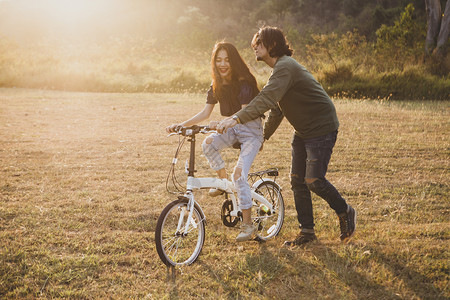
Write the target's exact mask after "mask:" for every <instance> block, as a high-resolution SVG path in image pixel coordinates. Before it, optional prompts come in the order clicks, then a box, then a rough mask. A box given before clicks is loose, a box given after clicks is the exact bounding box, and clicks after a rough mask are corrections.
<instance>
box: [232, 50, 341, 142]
mask: <svg viewBox="0 0 450 300" xmlns="http://www.w3.org/2000/svg"><path fill="white" fill-rule="evenodd" d="M268 110H271V111H270V113H269V117H268V119H267V121H266V123H265V125H264V138H265V139H269V138H270V136H271V135H272V134H273V133H274V132H275V130H276V129H277V128H278V126H279V125H280V123H281V121H282V120H283V117H286V119H287V120H288V121H289V123H291V125H292V126H293V127H294V129H295V134H297V135H298V136H300V137H301V138H303V139H308V138H314V137H318V136H321V135H325V134H327V133H330V132H333V131H335V130H337V129H338V127H339V121H338V118H337V115H336V109H335V107H334V104H333V102H332V101H331V99H330V97H329V96H328V94H327V93H326V92H325V90H324V89H323V87H322V86H321V85H320V84H319V83H318V82H317V80H316V79H315V78H314V77H313V76H312V75H311V73H309V72H308V70H306V69H305V67H303V66H302V65H300V64H299V63H298V62H297V61H296V60H295V59H293V58H292V57H290V56H282V57H280V58H278V60H277V62H276V63H275V66H274V67H273V71H272V74H271V76H270V78H269V81H268V82H267V84H266V86H264V88H263V89H262V90H261V92H260V93H259V94H258V95H257V96H256V97H255V98H254V99H253V100H252V101H251V102H250V103H249V104H248V105H247V106H246V107H245V108H243V109H242V110H240V111H239V112H237V113H236V115H237V116H238V117H239V120H240V121H241V122H242V123H246V122H248V121H251V120H253V119H255V118H257V117H258V116H260V115H262V114H264V113H265V112H266V111H268Z"/></svg>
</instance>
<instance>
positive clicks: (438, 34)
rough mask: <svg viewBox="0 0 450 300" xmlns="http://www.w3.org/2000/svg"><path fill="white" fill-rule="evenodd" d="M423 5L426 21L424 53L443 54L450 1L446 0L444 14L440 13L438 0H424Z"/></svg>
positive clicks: (448, 26)
mask: <svg viewBox="0 0 450 300" xmlns="http://www.w3.org/2000/svg"><path fill="white" fill-rule="evenodd" d="M425 7H426V13H427V22H428V28H427V37H426V40H425V53H426V54H427V55H430V54H432V53H435V54H437V55H439V56H443V55H444V54H445V52H446V48H447V47H446V44H447V41H448V38H449V34H450V1H448V0H447V4H446V5H445V11H444V15H442V12H441V2H440V1H439V0H425Z"/></svg>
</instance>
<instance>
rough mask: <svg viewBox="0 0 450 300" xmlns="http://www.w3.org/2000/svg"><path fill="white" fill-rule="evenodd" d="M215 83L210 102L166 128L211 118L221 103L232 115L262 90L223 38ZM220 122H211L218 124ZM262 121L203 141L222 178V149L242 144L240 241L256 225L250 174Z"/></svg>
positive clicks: (237, 172) (215, 57)
mask: <svg viewBox="0 0 450 300" xmlns="http://www.w3.org/2000/svg"><path fill="white" fill-rule="evenodd" d="M211 70H212V72H211V75H212V85H211V87H210V89H209V90H208V95H207V98H206V105H205V107H204V108H203V110H202V111H201V112H199V113H198V114H196V115H195V116H193V117H192V118H190V119H188V120H186V121H184V122H182V123H179V124H173V125H170V126H168V127H167V128H166V130H167V131H168V132H173V131H174V130H175V128H176V127H177V126H192V125H196V124H199V123H200V122H202V121H204V120H206V119H208V118H209V117H210V116H211V113H212V111H213V109H214V106H215V105H216V104H217V103H219V106H220V113H221V115H222V116H225V117H229V116H232V115H234V114H235V113H236V112H238V111H239V110H241V108H243V107H245V106H246V105H247V104H248V103H250V101H251V100H252V99H253V98H254V97H255V96H256V95H257V94H258V93H259V90H258V87H257V85H256V79H255V77H254V76H253V75H252V74H251V73H250V70H249V69H248V67H247V65H246V64H245V62H244V60H243V59H242V58H241V56H240V55H239V52H238V51H237V49H236V48H235V47H234V46H233V45H232V44H230V43H225V42H219V43H217V44H216V45H215V46H214V49H213V52H212V55H211ZM216 125H217V122H211V123H210V127H212V128H215V127H216ZM262 130H263V129H262V122H261V118H260V117H258V118H256V119H254V120H252V121H250V122H248V123H246V124H245V125H244V124H238V125H237V126H235V127H233V128H231V129H230V130H228V131H227V132H226V133H223V134H218V133H213V134H211V135H210V136H208V137H207V138H206V139H205V140H204V141H203V144H202V148H203V153H204V154H205V156H206V158H207V159H208V161H209V164H210V165H211V167H212V168H213V169H214V170H215V171H217V174H218V176H219V178H222V179H224V178H228V175H227V172H226V170H225V162H224V161H223V159H222V157H221V155H220V151H221V150H222V149H224V148H230V147H233V145H234V144H237V143H238V144H240V148H241V151H240V154H239V159H238V162H237V164H236V166H235V168H234V172H233V175H232V180H233V182H234V184H235V186H236V189H237V194H238V198H239V201H240V207H241V210H242V221H243V222H242V224H241V231H240V233H239V235H238V236H237V237H236V241H238V242H241V241H247V240H249V239H251V238H252V235H253V233H254V232H255V230H256V228H255V226H253V224H252V219H251V208H252V197H251V190H250V186H249V184H248V182H247V176H248V173H249V170H250V167H251V165H252V163H253V160H254V159H255V157H256V154H257V153H258V151H259V149H260V148H261V146H262V143H263V140H264V139H263V134H262ZM221 193H222V192H221V191H218V190H210V195H211V196H217V195H219V194H221Z"/></svg>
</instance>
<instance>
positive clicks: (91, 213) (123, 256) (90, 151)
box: [0, 89, 450, 299]
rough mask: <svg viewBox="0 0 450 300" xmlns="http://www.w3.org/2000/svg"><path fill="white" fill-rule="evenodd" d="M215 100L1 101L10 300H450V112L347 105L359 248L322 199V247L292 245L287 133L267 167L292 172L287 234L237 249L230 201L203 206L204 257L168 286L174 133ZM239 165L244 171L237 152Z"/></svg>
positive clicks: (343, 134)
mask: <svg viewBox="0 0 450 300" xmlns="http://www.w3.org/2000/svg"><path fill="white" fill-rule="evenodd" d="M204 101H205V100H204V95H197V94H140V93H136V94H106V93H99V94H95V93H69V92H56V91H42V90H26V89H0V244H1V245H0V298H71V299H73V298H82V299H99V298H111V299H136V298H138V299H191V298H211V299H218V298H219V299H259V298H261V299H448V298H449V297H450V291H449V250H448V249H449V237H450V223H449V208H450V201H449V192H450V189H449V179H450V173H449V170H450V160H449V154H450V135H449V132H450V105H449V102H431V101H428V102H386V101H385V102H382V101H355V100H353V101H349V100H344V99H339V100H335V103H336V107H337V110H338V115H339V118H340V121H341V128H340V133H339V138H338V142H337V144H336V147H335V150H334V154H333V157H332V161H331V163H330V169H329V174H328V177H329V180H330V181H331V182H333V183H334V184H335V186H336V187H337V188H338V189H339V190H340V191H341V192H342V194H343V195H344V197H345V198H346V199H347V200H348V201H349V203H350V204H351V205H352V206H353V207H355V208H356V209H357V211H358V225H357V232H356V233H355V237H354V238H353V239H352V240H351V242H350V243H349V244H341V243H340V242H339V238H338V236H339V232H338V221H337V218H336V217H335V215H334V213H333V211H332V210H331V209H330V208H328V207H327V205H326V203H325V202H324V201H323V200H321V199H319V198H314V207H315V217H316V224H317V225H316V231H317V235H318V237H319V241H318V242H316V243H314V244H312V245H309V246H307V247H305V248H296V249H286V248H283V247H282V244H283V242H284V240H286V239H291V238H293V237H294V236H295V235H296V234H297V231H298V229H297V221H296V214H295V209H294V202H293V198H292V193H291V191H290V189H289V165H290V139H291V135H292V129H291V127H290V126H289V125H288V124H287V122H283V123H282V126H281V127H280V128H279V129H278V131H277V132H276V133H275V135H274V136H273V138H272V139H271V140H270V141H269V142H267V143H266V144H265V146H264V150H263V151H262V152H261V153H260V154H259V155H258V157H257V159H256V161H255V163H254V170H256V169H263V168H268V167H273V166H277V167H278V168H279V169H280V171H281V172H280V173H281V176H280V178H279V183H280V184H281V185H282V186H283V188H284V190H283V195H284V198H285V203H286V205H287V207H286V220H285V224H284V226H283V229H282V231H281V233H280V235H279V236H278V237H277V238H275V239H273V240H271V241H268V242H266V243H262V244H260V243H257V242H247V243H241V244H237V243H236V242H235V241H234V238H235V236H236V234H237V229H234V228H231V229H230V228H227V227H224V226H223V225H222V224H221V221H220V207H221V202H222V199H219V198H208V197H206V195H205V194H200V195H199V198H200V203H201V205H202V207H203V208H204V211H205V214H206V218H207V220H208V224H207V227H206V231H207V232H206V242H205V247H204V249H203V252H202V254H201V256H200V259H199V261H198V262H197V263H195V264H194V265H192V266H189V267H184V268H181V269H176V270H175V272H174V273H171V272H168V270H167V269H166V267H165V266H164V265H163V264H162V263H161V261H160V260H159V258H158V255H157V253H156V250H155V246H154V229H155V225H156V221H157V218H158V216H159V213H160V212H161V210H162V209H163V208H164V206H165V205H167V204H168V203H169V202H170V201H171V200H174V199H175V196H174V195H171V194H169V193H167V192H166V190H165V179H166V176H167V172H168V170H169V164H170V162H171V160H172V156H173V153H174V151H175V148H176V145H177V141H178V139H177V138H176V137H170V138H168V137H166V133H165V132H164V128H165V127H166V126H167V125H168V124H171V123H173V122H176V121H180V120H183V119H184V118H185V117H187V116H190V115H192V114H194V113H196V112H198V111H199V110H200V109H201V108H202V107H203V105H204ZM215 117H218V115H217V114H216V115H215ZM198 150H199V155H200V149H198ZM183 153H184V154H186V151H184V152H183ZM225 157H226V160H227V163H228V165H229V168H231V167H232V166H233V161H234V159H235V157H236V152H234V151H231V150H230V151H228V152H226V153H225ZM198 163H199V164H198V168H197V169H198V173H197V174H199V175H202V176H203V175H208V176H209V175H212V174H213V173H212V172H211V170H209V168H208V166H207V164H206V161H205V159H204V158H199V159H198ZM181 165H183V164H181ZM180 167H181V166H180ZM179 174H180V176H182V175H183V173H182V170H181V171H180V172H179ZM180 178H182V177H180Z"/></svg>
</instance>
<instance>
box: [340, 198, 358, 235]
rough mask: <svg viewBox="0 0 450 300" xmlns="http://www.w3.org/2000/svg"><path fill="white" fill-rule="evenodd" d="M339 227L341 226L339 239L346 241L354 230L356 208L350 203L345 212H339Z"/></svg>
mask: <svg viewBox="0 0 450 300" xmlns="http://www.w3.org/2000/svg"><path fill="white" fill-rule="evenodd" d="M338 216H339V227H340V228H341V235H340V238H341V241H344V242H347V241H348V240H349V239H350V238H351V237H352V235H353V233H354V232H355V228H356V210H355V209H354V208H353V207H351V206H350V205H349V206H348V208H347V212H345V213H342V214H339V215H338Z"/></svg>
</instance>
